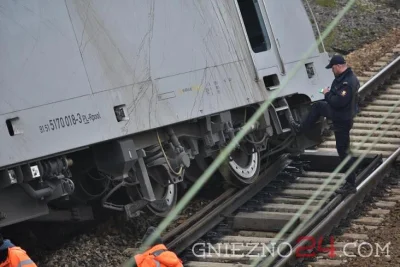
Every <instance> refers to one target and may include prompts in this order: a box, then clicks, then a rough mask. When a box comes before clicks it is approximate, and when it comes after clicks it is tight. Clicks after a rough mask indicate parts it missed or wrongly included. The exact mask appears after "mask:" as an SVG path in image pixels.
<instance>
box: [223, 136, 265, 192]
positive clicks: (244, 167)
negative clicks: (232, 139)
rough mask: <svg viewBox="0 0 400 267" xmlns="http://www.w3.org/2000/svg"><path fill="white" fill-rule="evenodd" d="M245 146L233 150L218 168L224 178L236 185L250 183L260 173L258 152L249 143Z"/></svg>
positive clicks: (241, 185) (240, 185)
mask: <svg viewBox="0 0 400 267" xmlns="http://www.w3.org/2000/svg"><path fill="white" fill-rule="evenodd" d="M245 146H246V147H245V148H243V147H242V148H241V149H236V150H234V151H233V152H232V153H231V155H230V156H229V158H228V160H226V161H225V162H224V163H223V164H221V166H220V168H219V172H220V173H221V175H222V176H223V177H224V179H225V180H226V181H227V182H228V183H230V184H232V185H234V186H237V187H243V186H244V185H249V184H252V183H253V182H254V181H255V180H256V179H257V178H258V175H259V173H260V153H259V152H258V151H257V150H256V149H255V147H254V146H253V145H251V144H249V143H246V145H245Z"/></svg>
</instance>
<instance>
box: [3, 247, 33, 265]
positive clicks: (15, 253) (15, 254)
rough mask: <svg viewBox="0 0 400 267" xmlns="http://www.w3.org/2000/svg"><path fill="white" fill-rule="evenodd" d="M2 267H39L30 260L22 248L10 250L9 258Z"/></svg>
mask: <svg viewBox="0 0 400 267" xmlns="http://www.w3.org/2000/svg"><path fill="white" fill-rule="evenodd" d="M0 267H37V265H36V264H35V263H34V262H33V261H32V260H31V258H29V256H28V255H27V254H26V251H25V250H23V249H21V248H20V247H11V248H8V257H7V260H6V261H5V262H2V263H0Z"/></svg>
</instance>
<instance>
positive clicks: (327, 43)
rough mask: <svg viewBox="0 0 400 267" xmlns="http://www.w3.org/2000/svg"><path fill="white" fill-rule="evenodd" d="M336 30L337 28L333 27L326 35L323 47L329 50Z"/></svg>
mask: <svg viewBox="0 0 400 267" xmlns="http://www.w3.org/2000/svg"><path fill="white" fill-rule="evenodd" d="M336 30H337V29H333V30H332V31H331V32H330V33H329V35H328V36H326V38H325V40H324V44H325V48H326V50H330V48H331V46H332V45H333V42H334V41H335V38H336V35H337V33H336Z"/></svg>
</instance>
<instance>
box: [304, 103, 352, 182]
mask: <svg viewBox="0 0 400 267" xmlns="http://www.w3.org/2000/svg"><path fill="white" fill-rule="evenodd" d="M332 114H333V110H332V107H331V106H330V105H329V104H328V103H327V102H323V101H320V102H317V103H315V104H314V105H313V106H312V109H311V112H310V114H309V115H308V117H307V118H306V119H305V121H304V122H303V123H302V129H310V128H311V127H312V125H313V124H315V123H316V122H317V120H318V119H319V118H320V117H321V116H323V117H326V118H327V119H329V120H332V123H333V127H334V133H335V140H336V150H337V152H338V154H339V158H340V161H343V160H344V159H345V158H346V157H347V155H348V153H347V152H348V151H349V148H350V130H351V128H352V127H353V120H352V119H351V120H340V119H338V118H332V117H333V116H332ZM354 162H355V158H354V157H352V158H351V159H350V160H349V161H348V163H347V164H346V165H347V166H345V167H344V171H346V170H347V169H348V168H349V167H350V166H351V165H352V164H353V163H354ZM355 180H356V176H355V174H354V171H353V172H351V173H350V175H349V176H348V177H347V179H346V181H347V182H348V183H350V184H352V185H355Z"/></svg>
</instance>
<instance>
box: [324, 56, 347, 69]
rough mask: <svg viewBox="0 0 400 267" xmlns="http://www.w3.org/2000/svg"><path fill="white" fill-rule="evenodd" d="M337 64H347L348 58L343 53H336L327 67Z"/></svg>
mask: <svg viewBox="0 0 400 267" xmlns="http://www.w3.org/2000/svg"><path fill="white" fill-rule="evenodd" d="M337 64H346V60H345V59H344V58H343V57H342V56H341V55H334V56H333V57H332V58H331V61H330V62H329V64H328V65H327V66H326V67H325V68H327V69H330V68H332V66H333V65H337Z"/></svg>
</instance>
